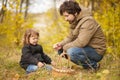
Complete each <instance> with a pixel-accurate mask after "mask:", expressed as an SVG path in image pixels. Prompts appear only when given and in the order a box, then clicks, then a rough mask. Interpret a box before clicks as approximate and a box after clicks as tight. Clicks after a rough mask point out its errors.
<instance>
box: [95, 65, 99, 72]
mask: <svg viewBox="0 0 120 80" xmlns="http://www.w3.org/2000/svg"><path fill="white" fill-rule="evenodd" d="M99 68H100V64H99V63H97V66H96V67H95V68H94V69H95V72H96V71H98V70H99Z"/></svg>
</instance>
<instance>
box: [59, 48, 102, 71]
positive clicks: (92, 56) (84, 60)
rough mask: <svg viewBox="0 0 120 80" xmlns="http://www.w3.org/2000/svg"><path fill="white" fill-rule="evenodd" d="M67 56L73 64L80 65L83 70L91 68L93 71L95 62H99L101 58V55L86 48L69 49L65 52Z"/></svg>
mask: <svg viewBox="0 0 120 80" xmlns="http://www.w3.org/2000/svg"><path fill="white" fill-rule="evenodd" d="M61 52H62V50H61ZM59 54H60V51H59ZM67 54H68V55H69V56H70V59H71V61H72V62H73V63H75V64H77V65H82V66H83V68H90V67H93V68H94V69H96V68H97V62H99V61H100V60H101V59H102V57H103V56H102V55H100V54H98V53H97V52H96V51H95V50H94V49H93V48H91V47H88V46H87V47H84V48H78V47H73V48H69V49H68V50H67Z"/></svg>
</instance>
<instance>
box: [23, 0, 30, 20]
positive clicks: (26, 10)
mask: <svg viewBox="0 0 120 80" xmlns="http://www.w3.org/2000/svg"><path fill="white" fill-rule="evenodd" d="M28 7H29V0H26V9H25V15H24V18H25V19H26V18H27V15H28Z"/></svg>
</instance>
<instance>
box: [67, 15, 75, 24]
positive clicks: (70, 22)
mask: <svg viewBox="0 0 120 80" xmlns="http://www.w3.org/2000/svg"><path fill="white" fill-rule="evenodd" d="M75 20H76V16H75V15H74V20H72V21H68V22H69V24H72V23H73V22H74V21H75Z"/></svg>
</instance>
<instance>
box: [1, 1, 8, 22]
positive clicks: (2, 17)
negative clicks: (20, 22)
mask: <svg viewBox="0 0 120 80" xmlns="http://www.w3.org/2000/svg"><path fill="white" fill-rule="evenodd" d="M7 2H8V0H2V8H1V11H0V23H2V22H3V19H4V15H5V12H6V7H7Z"/></svg>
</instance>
